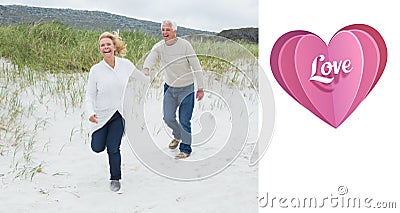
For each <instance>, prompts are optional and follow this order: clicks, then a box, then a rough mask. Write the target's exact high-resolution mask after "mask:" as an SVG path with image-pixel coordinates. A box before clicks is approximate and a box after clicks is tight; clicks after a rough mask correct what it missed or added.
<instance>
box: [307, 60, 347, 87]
mask: <svg viewBox="0 0 400 213" xmlns="http://www.w3.org/2000/svg"><path fill="white" fill-rule="evenodd" d="M318 58H319V61H321V62H322V61H324V60H325V56H324V55H319V56H317V57H315V59H314V60H313V62H312V65H311V77H310V81H319V82H321V83H325V84H329V83H331V82H332V81H333V80H334V77H332V78H328V77H326V76H330V75H331V73H332V70H333V73H334V74H335V75H337V74H339V71H340V70H342V71H343V73H346V74H347V73H350V72H351V70H353V67H351V61H350V59H346V60H344V61H342V60H340V61H339V62H338V61H333V62H332V63H331V62H329V61H327V62H325V63H323V64H322V65H321V69H320V70H321V74H322V75H323V76H324V77H323V76H317V75H316V74H317V61H318Z"/></svg>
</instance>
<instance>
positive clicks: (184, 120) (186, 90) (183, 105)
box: [178, 84, 194, 154]
mask: <svg viewBox="0 0 400 213" xmlns="http://www.w3.org/2000/svg"><path fill="white" fill-rule="evenodd" d="M180 89H182V90H181V91H180V93H179V98H178V100H179V101H180V105H179V123H180V125H181V128H182V130H181V131H182V132H181V136H182V143H181V144H180V146H179V150H180V151H181V152H184V153H186V154H190V153H191V152H192V148H191V144H192V129H191V121H190V120H191V119H192V114H193V108H194V86H193V84H192V85H189V86H187V87H183V88H180Z"/></svg>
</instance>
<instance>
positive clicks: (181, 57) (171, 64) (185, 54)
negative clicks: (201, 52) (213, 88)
mask: <svg viewBox="0 0 400 213" xmlns="http://www.w3.org/2000/svg"><path fill="white" fill-rule="evenodd" d="M158 59H160V62H161V70H160V71H161V72H164V79H165V82H166V83H167V84H168V85H169V86H172V87H184V86H188V85H190V84H193V83H194V80H193V74H194V76H195V77H196V83H197V88H198V89H202V88H203V73H202V69H201V66H200V62H199V59H198V58H197V56H196V53H195V51H194V49H193V47H192V45H191V44H190V43H189V42H188V41H187V40H185V39H183V38H177V41H176V42H175V43H174V44H172V45H167V44H166V43H165V41H163V40H162V41H160V42H158V43H157V44H155V45H154V47H153V49H152V50H151V52H150V53H149V55H148V56H147V58H146V60H145V61H144V64H143V68H149V69H151V68H152V67H153V66H154V64H155V63H156V62H157V60H158ZM192 72H193V73H192Z"/></svg>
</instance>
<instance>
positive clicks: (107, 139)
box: [91, 111, 124, 180]
mask: <svg viewBox="0 0 400 213" xmlns="http://www.w3.org/2000/svg"><path fill="white" fill-rule="evenodd" d="M123 134H124V119H123V118H122V116H121V114H120V113H119V112H118V111H117V112H115V114H114V115H113V116H112V117H111V118H110V120H109V121H107V123H106V124H105V125H104V126H103V127H101V128H100V129H98V130H96V131H95V132H94V133H93V134H92V142H91V146H92V150H93V151H94V152H96V153H99V152H102V151H104V150H105V149H106V148H107V154H108V163H109V165H110V176H111V177H110V180H119V179H121V153H120V149H119V147H120V145H121V139H122V135H123Z"/></svg>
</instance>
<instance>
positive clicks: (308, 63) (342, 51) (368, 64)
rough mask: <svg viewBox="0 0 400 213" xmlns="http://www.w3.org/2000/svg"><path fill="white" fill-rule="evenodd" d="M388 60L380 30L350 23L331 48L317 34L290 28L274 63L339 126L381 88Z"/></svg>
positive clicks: (299, 94) (282, 80)
mask: <svg viewBox="0 0 400 213" xmlns="http://www.w3.org/2000/svg"><path fill="white" fill-rule="evenodd" d="M386 58H387V51H386V45H385V42H384V40H383V38H382V37H381V36H380V34H379V33H378V32H377V31H376V30H375V29H373V28H372V27H369V26H368V25H350V26H347V27H345V28H343V29H341V30H339V31H338V32H337V33H336V34H335V35H334V36H333V38H332V39H331V41H330V42H329V44H328V46H327V45H326V44H325V43H324V42H323V40H322V39H320V38H319V37H318V36H316V35H315V34H313V33H310V32H307V31H292V32H288V33H286V34H284V35H282V36H281V37H280V38H279V39H278V40H277V42H276V43H275V45H274V47H273V49H272V52H271V58H270V61H271V69H272V72H273V74H274V77H275V79H276V80H277V81H278V83H279V84H280V85H281V86H282V88H283V89H284V90H285V91H286V92H287V93H288V94H289V95H291V96H292V97H293V98H294V99H295V100H296V101H298V102H299V103H300V104H301V105H303V106H304V107H305V108H307V109H308V110H310V111H311V112H312V113H314V114H315V115H316V116H317V117H319V118H320V119H322V120H323V121H325V122H326V123H328V124H330V125H331V126H333V127H335V128H336V127H338V126H339V125H340V124H342V123H343V122H344V121H345V120H346V119H347V118H348V116H350V114H351V113H352V112H353V111H354V110H355V109H356V108H357V106H358V105H359V104H360V103H361V102H362V101H363V100H364V99H365V97H366V96H367V95H368V93H369V92H370V91H371V90H372V88H373V87H374V86H375V84H376V83H377V81H378V80H379V78H380V76H381V75H382V73H383V70H384V67H385V65H386ZM313 65H314V66H313ZM322 66H324V69H321V67H322ZM313 67H314V68H313ZM328 68H330V73H329V74H328V70H329V69H328ZM322 72H324V73H322ZM324 74H325V75H324Z"/></svg>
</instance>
